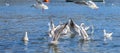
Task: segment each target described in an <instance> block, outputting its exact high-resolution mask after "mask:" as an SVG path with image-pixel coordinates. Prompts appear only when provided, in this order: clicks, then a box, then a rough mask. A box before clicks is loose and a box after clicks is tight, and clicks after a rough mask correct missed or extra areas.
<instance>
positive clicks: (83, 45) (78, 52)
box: [0, 2, 120, 53]
mask: <svg viewBox="0 0 120 53" xmlns="http://www.w3.org/2000/svg"><path fill="white" fill-rule="evenodd" d="M32 4H33V3H32V2H31V3H29V4H26V5H20V4H18V5H13V4H10V6H5V5H2V4H1V5H0V53H119V52H120V50H119V49H120V43H119V40H120V35H119V33H120V24H119V23H120V6H119V2H113V3H112V2H109V3H106V4H103V3H97V5H98V6H99V9H98V10H93V9H90V8H88V7H86V6H82V5H77V4H74V3H65V2H60V3H59V2H58V3H55V2H53V3H46V4H47V5H48V6H49V9H48V10H45V12H44V13H42V12H41V10H40V9H35V8H32V7H30V6H31V5H32ZM49 18H52V19H53V20H54V23H55V24H56V25H57V24H58V23H59V21H62V22H67V21H68V19H69V18H72V19H73V20H74V21H75V22H76V23H77V24H80V23H82V22H84V23H85V24H86V25H94V27H95V32H94V35H93V37H94V40H92V41H82V40H79V38H77V37H76V38H73V39H60V40H59V44H58V45H49V42H50V41H49V40H50V38H49V37H48V34H47V32H48V22H49ZM103 29H106V30H107V31H108V32H113V36H112V37H113V40H112V41H110V40H108V41H107V44H104V41H103ZM26 31H27V32H28V37H29V39H30V40H29V42H28V45H25V44H24V42H23V41H22V37H23V36H24V35H25V32H26Z"/></svg>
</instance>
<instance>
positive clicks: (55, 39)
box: [51, 23, 68, 44]
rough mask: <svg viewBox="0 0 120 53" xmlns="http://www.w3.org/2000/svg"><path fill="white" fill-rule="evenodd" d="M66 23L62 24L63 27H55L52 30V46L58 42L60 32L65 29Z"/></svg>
mask: <svg viewBox="0 0 120 53" xmlns="http://www.w3.org/2000/svg"><path fill="white" fill-rule="evenodd" d="M67 24H68V23H66V24H64V25H58V26H56V28H55V29H54V30H53V34H52V36H53V37H52V41H51V43H52V44H58V40H59V38H60V36H61V33H62V31H63V30H64V29H65V28H66V26H67Z"/></svg>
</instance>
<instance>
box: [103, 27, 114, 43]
mask: <svg viewBox="0 0 120 53" xmlns="http://www.w3.org/2000/svg"><path fill="white" fill-rule="evenodd" d="M103 32H104V41H106V39H110V40H112V34H113V33H112V32H111V33H107V32H106V30H105V29H104V30H103Z"/></svg>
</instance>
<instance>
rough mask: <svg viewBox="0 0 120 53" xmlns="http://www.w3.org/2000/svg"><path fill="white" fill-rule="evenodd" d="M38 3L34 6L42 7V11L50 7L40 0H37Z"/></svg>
mask: <svg viewBox="0 0 120 53" xmlns="http://www.w3.org/2000/svg"><path fill="white" fill-rule="evenodd" d="M36 1H37V3H36V4H33V5H32V7H35V8H37V9H40V8H41V9H42V12H44V10H46V9H48V6H47V5H45V4H44V3H43V2H41V1H40V0H36Z"/></svg>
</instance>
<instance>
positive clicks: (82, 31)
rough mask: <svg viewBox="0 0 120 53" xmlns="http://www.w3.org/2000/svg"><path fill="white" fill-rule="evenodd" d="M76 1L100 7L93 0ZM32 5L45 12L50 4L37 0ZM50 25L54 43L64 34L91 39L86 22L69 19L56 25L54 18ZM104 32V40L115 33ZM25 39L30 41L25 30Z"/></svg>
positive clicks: (93, 7)
mask: <svg viewBox="0 0 120 53" xmlns="http://www.w3.org/2000/svg"><path fill="white" fill-rule="evenodd" d="M74 3H76V4H83V5H87V6H88V7H90V8H92V9H98V8H99V7H98V6H97V5H96V4H95V3H94V2H92V1H91V0H89V1H85V0H83V1H82V2H74ZM6 6H10V4H8V3H6ZM32 7H35V8H37V9H42V12H44V10H46V9H48V6H47V5H45V4H44V3H43V2H41V1H40V0H36V4H33V5H32ZM48 26H49V30H48V32H49V33H48V34H49V37H50V38H52V40H51V43H52V44H58V41H59V39H60V38H61V37H63V36H69V37H75V35H79V36H80V37H82V39H83V40H85V41H87V40H90V39H91V38H90V37H89V35H88V32H87V30H89V29H90V26H85V24H84V23H81V24H80V25H78V24H76V23H75V22H74V21H73V20H72V19H69V21H68V22H66V23H60V24H59V25H57V26H55V24H54V23H53V20H51V21H50V23H49V24H48ZM91 29H92V31H91V34H93V33H94V27H93V26H91ZM103 33H104V41H106V40H107V39H110V40H112V34H113V33H107V32H106V30H105V29H104V30H103ZM23 41H24V42H25V44H27V43H28V41H29V38H28V33H27V32H25V36H24V37H23Z"/></svg>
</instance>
